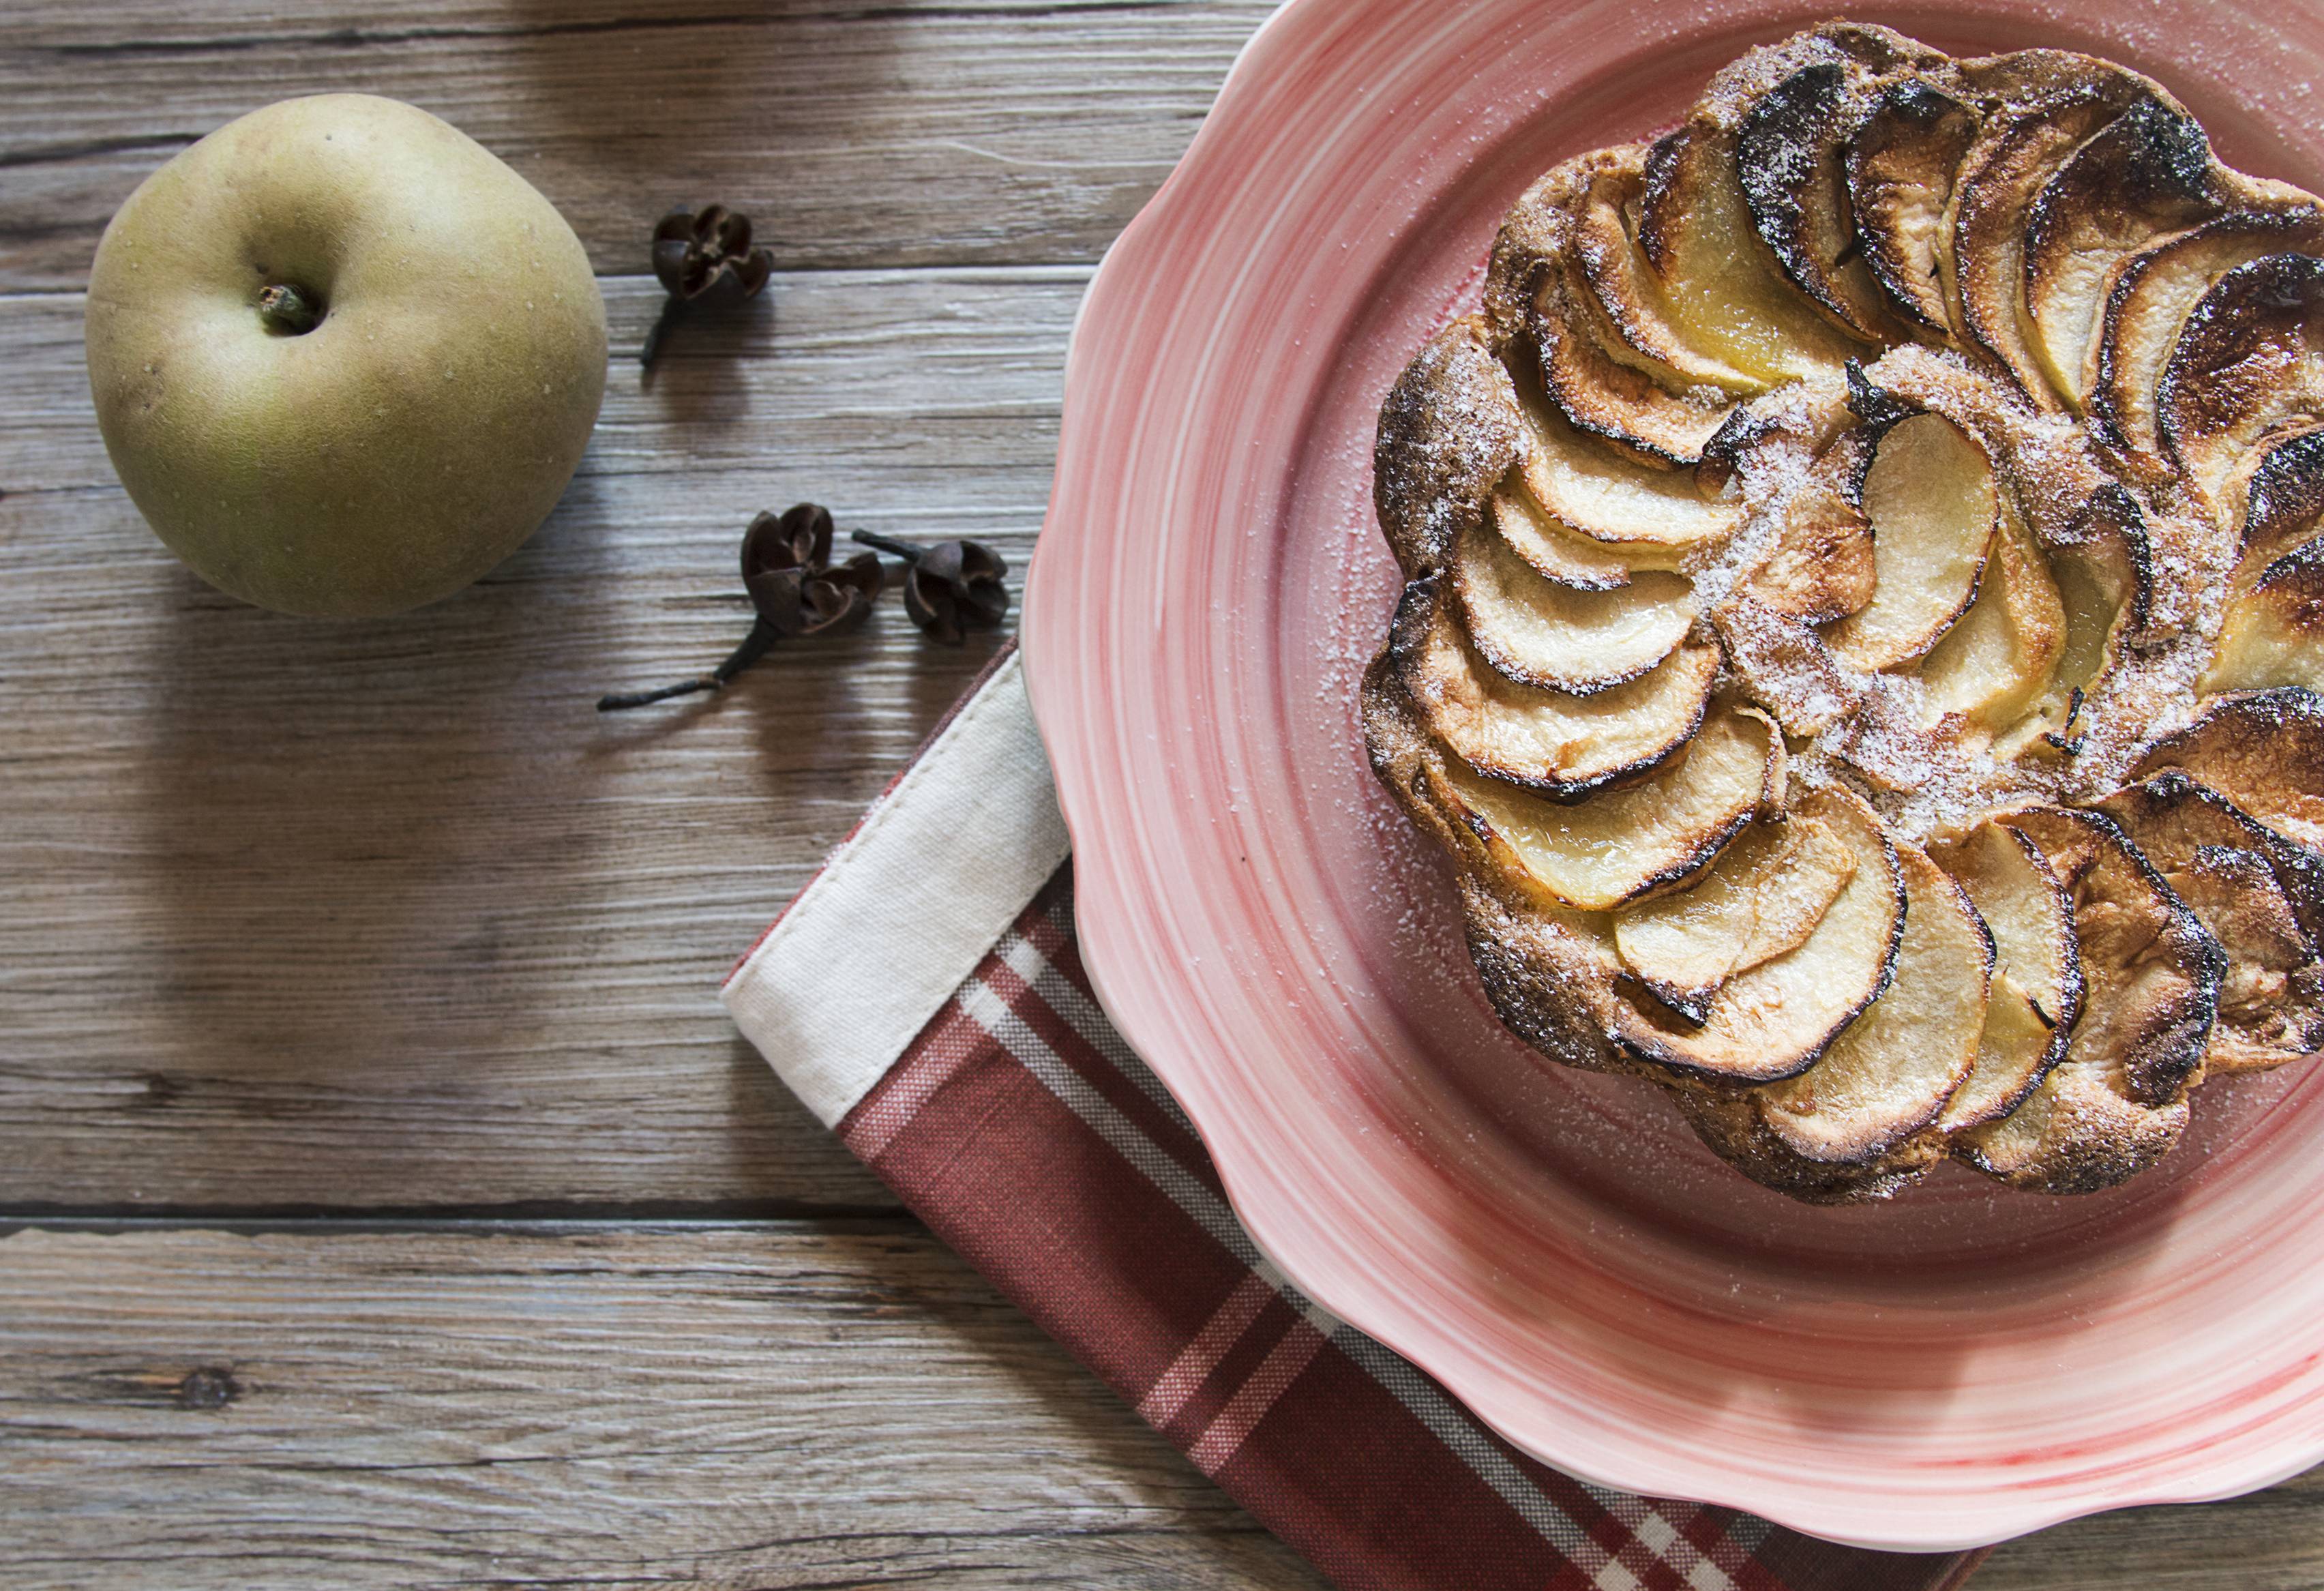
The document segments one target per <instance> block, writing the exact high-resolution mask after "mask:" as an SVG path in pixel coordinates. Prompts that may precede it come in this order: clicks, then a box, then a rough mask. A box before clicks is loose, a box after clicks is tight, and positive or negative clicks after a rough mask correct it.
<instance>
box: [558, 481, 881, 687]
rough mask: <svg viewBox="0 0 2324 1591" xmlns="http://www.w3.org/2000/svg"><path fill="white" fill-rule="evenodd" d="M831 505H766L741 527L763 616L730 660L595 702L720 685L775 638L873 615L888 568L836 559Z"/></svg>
mask: <svg viewBox="0 0 2324 1591" xmlns="http://www.w3.org/2000/svg"><path fill="white" fill-rule="evenodd" d="M831 537H832V523H831V510H829V509H827V508H825V507H824V506H823V505H822V504H818V503H799V504H793V505H792V506H791V507H789V508H787V509H785V510H784V511H783V512H782V513H761V514H760V515H759V516H758V517H757V518H755V519H753V520H752V522H751V525H750V528H749V529H748V530H746V531H744V532H742V588H743V589H744V590H745V591H747V592H749V593H750V595H751V606H752V609H753V610H754V611H755V613H756V615H757V616H756V618H754V619H753V620H752V624H751V631H750V634H747V635H745V636H743V637H742V644H741V645H740V646H737V647H736V648H735V649H734V650H733V652H732V653H730V654H729V655H728V657H727V659H726V661H724V662H723V663H720V664H719V665H718V666H717V667H716V668H715V669H713V670H711V671H710V672H708V673H707V674H701V675H697V676H696V677H695V678H694V679H691V680H680V681H678V683H677V684H675V685H665V686H662V687H661V688H660V689H656V690H641V691H636V692H633V693H631V694H627V695H615V696H605V697H600V698H598V701H597V710H598V711H599V712H601V713H612V712H620V711H622V710H623V709H625V708H641V707H645V706H647V705H649V704H650V703H652V702H658V701H667V700H669V698H671V697H674V696H689V695H691V694H693V693H694V692H696V691H698V690H717V689H721V688H723V687H724V685H725V684H726V683H727V682H728V681H729V680H733V678H734V677H735V676H736V675H737V674H740V673H741V672H742V671H743V670H744V669H747V668H749V667H750V666H751V665H752V663H754V662H756V661H759V659H761V657H764V656H765V655H766V654H767V651H768V649H769V648H770V647H772V646H773V645H774V643H776V642H777V641H780V640H787V639H789V638H791V637H794V636H800V635H823V634H832V633H835V632H837V631H841V630H852V629H853V628H854V627H855V626H856V625H858V624H862V622H863V621H864V619H865V618H867V617H868V616H870V615H871V604H872V603H873V602H874V601H875V600H877V599H878V597H879V595H880V586H881V579H882V578H883V577H882V576H881V569H880V560H878V559H876V558H874V557H872V556H871V554H870V553H868V552H862V553H858V554H857V555H856V556H854V557H853V558H851V559H849V560H847V561H846V562H845V563H842V564H834V563H833V562H832V561H831Z"/></svg>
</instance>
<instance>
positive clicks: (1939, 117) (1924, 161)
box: [1846, 78, 1978, 339]
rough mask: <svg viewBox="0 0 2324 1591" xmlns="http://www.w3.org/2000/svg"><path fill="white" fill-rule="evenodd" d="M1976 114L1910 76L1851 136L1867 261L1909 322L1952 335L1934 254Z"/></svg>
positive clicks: (1852, 185)
mask: <svg viewBox="0 0 2324 1591" xmlns="http://www.w3.org/2000/svg"><path fill="white" fill-rule="evenodd" d="M1977 128H1978V117H1977V113H1976V112H1975V111H1974V110H1973V109H1971V108H1970V107H1969V106H1968V105H1966V104H1964V103H1962V102H1961V101H1960V100H1959V99H1956V98H1955V97H1953V96H1951V95H1950V94H1948V93H1946V92H1945V91H1944V90H1943V89H1941V88H1937V87H1936V86H1935V85H1934V84H1932V83H1927V82H1923V81H1920V80H1918V79H1911V78H1907V79H1904V80H1903V81H1901V82H1898V83H1896V84H1895V85H1893V86H1892V87H1890V88H1887V89H1886V91H1885V92H1883V93H1882V94H1881V95H1880V97H1878V98H1877V99H1876V100H1875V101H1874V102H1873V103H1872V105H1871V106H1870V108H1869V109H1868V110H1867V113H1866V114H1865V115H1864V116H1863V117H1862V119H1860V120H1859V121H1858V123H1857V125H1855V127H1854V128H1853V129H1851V130H1850V132H1849V136H1848V146H1847V153H1846V166H1847V175H1848V195H1849V207H1850V208H1851V209H1852V210H1853V211H1854V213H1855V217H1856V236H1857V238H1858V242H1859V243H1860V244H1861V245H1862V246H1863V250H1864V263H1865V265H1866V267H1867V269H1868V270H1869V271H1870V272H1871V273H1872V276H1873V279H1874V280H1875V281H1876V282H1878V283H1879V284H1880V287H1881V289H1882V290H1883V291H1885V292H1886V294H1887V295H1888V303H1889V308H1890V309H1891V310H1893V311H1894V312H1895V314H1896V315H1897V316H1898V317H1899V318H1900V319H1904V321H1906V322H1907V323H1908V324H1910V325H1912V326H1914V327H1916V328H1919V329H1920V330H1921V331H1923V332H1924V333H1927V334H1929V335H1932V336H1933V337H1936V338H1947V339H1949V338H1950V337H1951V335H1952V319H1951V315H1950V310H1949V309H1948V306H1947V304H1946V301H1945V290H1944V284H1943V282H1942V281H1941V279H1940V276H1939V271H1938V264H1937V256H1938V254H1939V252H1940V250H1939V245H1940V239H1941V236H1942V234H1943V222H1944V217H1945V214H1946V211H1947V209H1948V208H1950V201H1951V199H1952V190H1953V176H1954V173H1955V172H1956V171H1958V170H1959V169H1960V162H1961V157H1962V156H1963V155H1965V154H1967V153H1969V145H1970V143H1973V142H1974V141H1975V140H1976V137H1977Z"/></svg>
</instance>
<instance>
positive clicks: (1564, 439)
mask: <svg viewBox="0 0 2324 1591" xmlns="http://www.w3.org/2000/svg"><path fill="white" fill-rule="evenodd" d="M1526 421H1527V429H1526V440H1527V447H1526V453H1525V457H1524V459H1523V461H1522V463H1521V465H1520V469H1521V471H1522V473H1523V476H1524V480H1525V484H1526V490H1527V491H1528V492H1530V493H1532V494H1533V498H1534V501H1535V502H1536V503H1538V504H1541V506H1542V508H1543V509H1544V510H1545V511H1546V512H1547V513H1548V514H1549V516H1550V518H1552V519H1554V520H1555V521H1556V522H1557V523H1559V524H1561V525H1563V526H1564V527H1565V528H1566V529H1568V530H1570V531H1572V532H1574V533H1576V534H1577V535H1581V536H1586V537H1588V538H1589V539H1590V540H1591V541H1603V542H1607V543H1609V545H1613V546H1617V547H1622V546H1630V545H1639V546H1645V547H1650V548H1655V549H1657V550H1662V551H1664V552H1665V553H1666V554H1667V555H1669V556H1671V557H1673V558H1677V557H1683V555H1685V554H1687V553H1689V552H1692V551H1694V550H1696V549H1698V548H1701V547H1707V546H1711V545H1712V544H1715V543H1717V542H1720V541H1725V540H1726V539H1727V538H1728V537H1729V536H1731V535H1733V534H1734V533H1735V528H1736V526H1737V525H1738V524H1739V523H1741V522H1742V516H1743V511H1742V507H1741V505H1740V504H1737V503H1733V502H1722V501H1720V500H1719V499H1716V498H1710V497H1705V496H1704V495H1702V493H1701V491H1700V490H1698V489H1697V487H1696V486H1695V482H1694V476H1693V474H1692V472H1691V471H1678V472H1674V471H1669V470H1656V469H1646V468H1643V467H1640V466H1638V465H1637V464H1633V463H1631V462H1629V461H1628V460H1627V459H1624V458H1619V457H1618V456H1616V455H1615V454H1614V453H1613V452H1612V451H1611V450H1610V449H1607V448H1604V447H1602V446H1600V445H1599V444H1598V443H1596V442H1594V441H1592V440H1591V439H1589V438H1587V437H1585V436H1583V435H1582V434H1581V433H1580V432H1578V431H1576V430H1574V429H1573V428H1572V426H1571V425H1568V424H1567V423H1566V422H1565V421H1564V419H1563V416H1560V415H1556V414H1552V413H1546V412H1535V411H1533V410H1528V411H1527V412H1526Z"/></svg>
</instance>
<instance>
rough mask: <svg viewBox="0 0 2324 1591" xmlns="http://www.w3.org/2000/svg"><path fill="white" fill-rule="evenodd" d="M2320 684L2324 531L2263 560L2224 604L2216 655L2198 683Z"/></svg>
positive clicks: (2323, 678)
mask: <svg viewBox="0 0 2324 1591" xmlns="http://www.w3.org/2000/svg"><path fill="white" fill-rule="evenodd" d="M2272 685H2301V686H2305V687H2306V688H2307V689H2310V690H2324V536H2319V537H2318V538H2316V539H2315V540H2314V541H2310V542H2309V543H2308V544H2307V545H2305V546H2303V547H2300V548H2296V549H2294V550H2292V551H2290V552H2287V553H2285V554H2284V555H2283V556H2282V558H2279V559H2277V560H2275V561H2274V562H2273V563H2272V564H2270V565H2268V566H2267V568H2266V569H2264V570H2263V571H2262V572H2261V574H2260V577H2259V578H2258V579H2257V580H2256V581H2255V582H2254V583H2253V585H2252V587H2251V589H2250V590H2248V591H2246V592H2244V593H2242V594H2241V595H2240V596H2238V597H2236V598H2235V599H2234V600H2233V601H2232V602H2230V603H2228V605H2227V618H2226V620H2225V621H2224V623H2223V624H2221V626H2220V629H2219V651H2218V656H2217V657H2215V658H2213V659H2212V661H2211V667H2210V670H2209V672H2207V673H2206V674H2205V675H2204V676H2203V678H2202V680H2201V681H2200V683H2199V689H2202V690H2206V691H2213V690H2255V689H2264V688H2265V687H2267V686H2272Z"/></svg>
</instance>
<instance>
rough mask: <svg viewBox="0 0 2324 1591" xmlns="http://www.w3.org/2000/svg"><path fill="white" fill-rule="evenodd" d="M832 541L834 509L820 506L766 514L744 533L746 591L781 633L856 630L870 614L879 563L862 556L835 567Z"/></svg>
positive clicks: (763, 619) (762, 615)
mask: <svg viewBox="0 0 2324 1591" xmlns="http://www.w3.org/2000/svg"><path fill="white" fill-rule="evenodd" d="M831 537H832V523H831V511H830V510H829V509H827V508H825V507H824V506H823V505H822V504H817V503H800V504H794V505H793V506H791V507H790V508H788V509H786V510H784V511H783V512H782V513H779V514H778V513H761V514H760V515H759V516H758V517H757V518H756V519H754V520H752V522H751V528H750V529H749V530H747V531H745V532H743V533H742V588H743V589H744V590H746V591H748V592H749V593H750V594H751V605H752V606H753V607H755V608H757V609H758V613H759V621H760V623H761V624H766V625H767V626H769V627H770V628H771V629H772V630H773V631H774V632H775V633H776V634H778V635H819V634H825V632H827V631H834V630H852V629H853V628H854V627H855V626H856V625H858V624H862V622H863V621H864V619H865V618H866V617H868V616H869V615H870V614H871V603H872V601H873V599H874V598H876V597H878V596H879V595H880V586H881V572H880V560H878V559H877V558H874V557H873V556H871V554H870V553H868V552H862V553H858V554H856V556H854V557H853V558H851V559H849V560H847V561H846V562H845V563H843V564H838V565H834V564H832V562H831Z"/></svg>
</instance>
